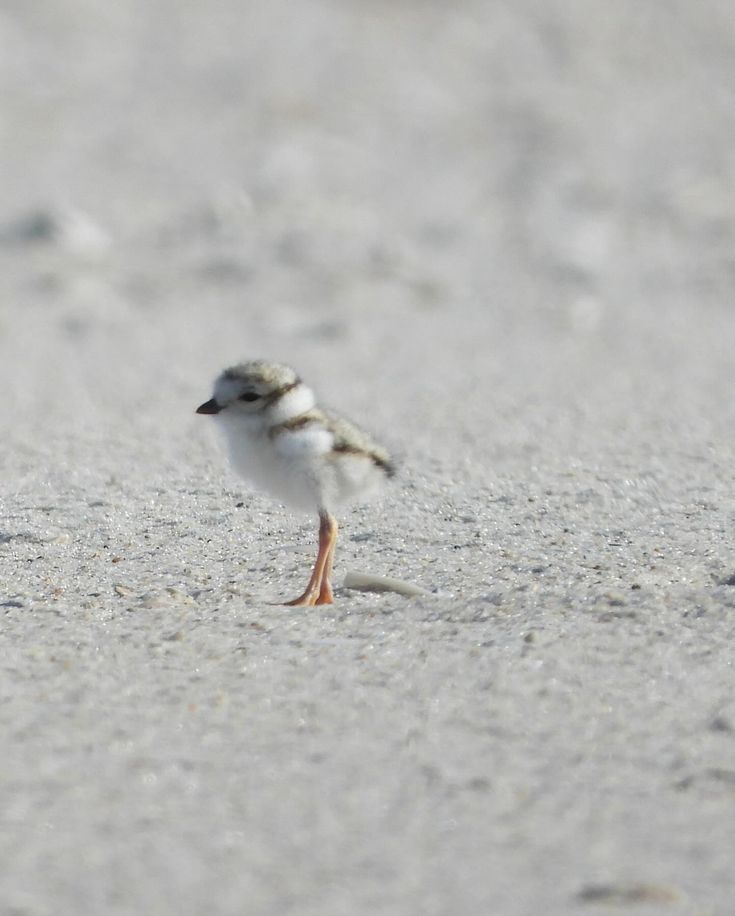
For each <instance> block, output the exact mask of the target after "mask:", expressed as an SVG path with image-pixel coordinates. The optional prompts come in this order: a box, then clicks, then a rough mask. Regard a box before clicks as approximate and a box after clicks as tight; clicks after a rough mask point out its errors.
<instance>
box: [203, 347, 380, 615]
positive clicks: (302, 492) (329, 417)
mask: <svg viewBox="0 0 735 916" xmlns="http://www.w3.org/2000/svg"><path fill="white" fill-rule="evenodd" d="M196 413H198V414H205V415H210V416H212V417H214V419H215V420H216V422H217V423H218V425H219V427H220V429H221V431H222V433H223V434H224V438H225V441H226V445H227V447H228V451H229V456H230V460H231V462H232V465H233V466H234V468H235V470H236V471H237V472H238V473H239V474H240V475H241V476H242V477H244V478H246V479H247V480H249V481H250V482H251V483H253V484H255V486H256V487H257V488H259V489H262V490H264V491H266V492H268V493H270V494H271V495H272V496H274V497H276V498H277V499H278V500H280V501H281V502H283V503H285V504H286V505H288V506H290V507H292V508H295V509H298V510H306V511H316V512H317V514H318V516H319V534H318V544H319V549H318V552H317V558H316V562H315V564H314V568H313V570H312V573H311V576H310V577H309V581H308V583H307V585H306V588H305V589H304V591H303V593H302V594H300V595H299V596H298V597H297V598H294V599H293V600H291V601H286V602H284V603H285V604H286V605H287V606H294V607H309V606H314V605H321V604H332V603H333V602H334V594H333V590H332V584H331V577H332V566H333V562H334V551H335V546H336V543H337V531H338V524H337V520H336V518H335V516H334V514H333V513H334V512H335V511H336V510H337V508H339V507H341V506H343V505H345V504H348V503H350V502H353V501H355V500H359V499H362V498H365V497H367V496H369V495H370V494H371V493H373V492H374V491H376V490H378V489H379V488H380V486H381V484H382V483H383V482H384V481H385V479H386V478H389V477H393V476H394V474H395V465H394V462H393V460H392V458H391V456H390V455H389V453H388V451H387V450H386V449H385V448H383V447H382V446H380V445H378V444H377V443H376V442H374V441H373V439H372V438H371V437H370V435H368V433H366V432H365V431H364V430H362V429H360V428H359V427H358V426H356V425H354V424H353V423H351V422H350V421H349V420H347V419H345V418H344V417H342V416H340V415H339V414H338V413H335V412H333V411H331V410H326V409H323V408H321V407H319V406H318V405H317V401H316V397H315V395H314V392H313V391H312V389H311V388H309V387H308V386H307V385H306V384H305V383H304V382H303V381H302V380H301V378H300V377H299V375H298V374H297V372H296V371H295V370H294V369H292V368H291V367H290V366H287V365H284V364H283V363H279V362H271V361H270V360H265V359H255V360H249V361H246V362H241V363H238V364H237V365H234V366H231V367H230V368H228V369H225V370H224V371H223V372H222V373H221V374H220V375H219V376H218V378H217V379H216V380H215V383H214V391H213V394H212V397H211V398H210V399H209V400H208V401H205V402H204V403H203V404H201V405H200V406H199V407H198V408H197V409H196Z"/></svg>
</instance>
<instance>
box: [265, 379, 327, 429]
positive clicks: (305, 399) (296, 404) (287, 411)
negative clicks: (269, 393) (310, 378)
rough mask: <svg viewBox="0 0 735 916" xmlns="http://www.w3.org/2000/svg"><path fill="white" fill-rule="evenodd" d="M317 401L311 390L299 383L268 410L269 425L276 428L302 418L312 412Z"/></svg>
mask: <svg viewBox="0 0 735 916" xmlns="http://www.w3.org/2000/svg"><path fill="white" fill-rule="evenodd" d="M315 403H316V400H315V398H314V392H313V391H312V390H311V388H308V387H307V386H306V385H304V383H303V382H299V384H298V385H295V386H294V387H293V388H289V390H288V391H285V392H284V393H283V394H282V395H281V396H280V398H278V400H276V401H274V402H273V403H272V404H271V405H270V407H269V409H268V423H269V425H272V426H275V425H277V424H279V423H286V422H287V421H288V420H293V419H294V418H295V417H299V416H301V414H302V413H306V412H307V411H308V410H311V409H312V407H313V406H314V404H315Z"/></svg>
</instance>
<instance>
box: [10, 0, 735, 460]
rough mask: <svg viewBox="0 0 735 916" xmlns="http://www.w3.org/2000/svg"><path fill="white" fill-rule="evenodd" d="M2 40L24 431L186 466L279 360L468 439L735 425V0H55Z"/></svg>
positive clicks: (511, 450)
mask: <svg viewBox="0 0 735 916" xmlns="http://www.w3.org/2000/svg"><path fill="white" fill-rule="evenodd" d="M0 49H1V53H0V92H1V93H2V96H1V97H2V124H1V130H2V133H1V134H0V142H1V147H0V149H1V156H2V159H1V164H2V175H3V179H2V209H1V210H0V284H1V287H0V289H1V293H2V298H1V301H0V351H1V353H2V359H1V360H0V365H1V367H2V368H1V369H0V371H1V372H2V384H3V390H4V397H3V399H2V401H3V403H2V415H3V420H4V422H5V423H6V428H9V427H10V428H11V429H12V431H11V432H10V434H11V435H12V436H13V437H15V439H16V440H18V441H22V440H23V439H24V438H25V439H26V440H27V439H28V437H29V436H30V437H33V436H34V435H35V431H36V430H37V429H38V426H39V423H42V424H46V425H48V426H49V429H50V428H52V427H53V429H54V430H55V433H54V435H60V436H62V435H63V434H64V433H63V430H65V429H66V430H67V431H69V430H71V431H73V433H74V436H75V437H84V436H87V437H94V436H95V435H101V436H104V437H106V438H107V439H108V440H109V438H110V437H111V436H112V437H114V436H115V435H116V434H119V436H120V438H121V440H122V444H121V447H124V441H125V439H126V437H129V436H130V435H134V436H135V437H136V438H139V435H140V432H141V431H145V430H146V429H147V428H149V431H150V432H151V434H152V435H153V433H154V431H155V430H158V431H159V432H160V431H161V430H162V429H165V431H166V434H165V435H155V436H153V438H154V439H155V440H156V442H157V443H158V445H156V446H155V448H160V449H161V452H160V454H158V453H157V460H165V459H166V454H167V452H166V450H167V449H168V453H169V454H170V456H173V455H175V454H176V453H180V450H181V448H182V447H184V445H183V443H184V442H185V441H187V439H186V437H187V436H190V435H191V431H192V430H193V429H195V428H198V427H195V425H193V421H192V425H191V426H187V425H186V424H187V423H189V422H190V420H189V418H188V415H187V419H186V422H185V423H183V421H182V416H183V413H182V412H188V411H189V410H190V409H191V408H192V406H195V405H196V404H197V403H198V402H199V401H201V399H202V398H203V397H205V396H208V394H209V386H210V384H211V380H212V378H213V377H214V375H215V374H216V373H217V372H218V371H219V369H220V368H221V367H222V366H223V365H225V364H227V363H230V362H232V361H234V360H237V359H240V358H243V357H253V356H258V355H265V356H270V357H272V358H278V359H283V360H286V361H292V362H294V363H295V364H296V365H297V366H298V368H299V369H300V370H301V371H302V373H303V374H305V375H307V376H308V377H309V378H310V379H311V380H312V381H314V382H315V384H316V387H317V388H318V389H319V390H322V391H324V392H327V393H331V392H334V394H336V395H337V397H336V398H335V397H334V395H332V400H333V401H335V402H336V405H338V406H342V407H344V408H346V409H350V410H353V411H356V412H364V411H365V410H371V411H373V415H374V417H375V423H376V425H377V426H378V427H379V429H378V431H379V432H383V431H385V430H390V428H391V427H398V426H400V427H402V428H403V429H404V430H406V431H407V434H408V439H409V442H408V444H406V443H403V445H404V447H405V449H406V450H407V451H408V452H409V453H410V452H411V451H414V450H417V451H421V452H423V453H426V452H427V451H428V452H430V453H435V454H436V455H437V458H438V459H439V460H443V458H447V460H454V459H455V458H456V455H454V457H453V455H452V454H450V451H451V449H450V446H452V443H456V442H457V441H470V440H471V441H474V442H475V443H476V444H477V445H478V446H482V447H483V448H484V449H485V450H486V451H485V453H486V455H487V456H488V457H490V458H492V459H493V460H494V461H496V462H500V463H502V462H503V460H504V459H505V458H506V457H507V458H510V459H511V460H513V461H514V462H515V461H517V460H519V459H522V458H523V456H528V455H530V456H531V460H533V461H536V462H537V461H538V460H539V454H538V449H539V439H540V438H543V437H545V436H549V435H554V436H556V437H557V438H556V441H557V442H558V443H560V445H561V446H562V451H564V452H566V451H568V448H569V447H573V448H574V449H575V450H578V451H580V452H584V451H585V449H587V451H588V453H589V454H592V453H597V454H599V452H600V450H601V449H603V450H604V448H605V439H606V436H608V435H609V436H610V437H611V440H610V442H611V445H613V444H614V439H615V437H616V436H617V435H619V432H620V430H621V429H629V428H630V425H631V424H633V426H634V427H635V425H636V422H639V423H640V426H641V428H640V430H638V434H639V435H640V436H643V437H645V436H646V435H649V434H651V435H661V434H662V429H656V430H654V431H653V433H652V432H651V427H652V424H653V426H654V427H655V426H659V425H660V426H661V427H663V432H664V433H665V432H666V429H670V428H671V425H672V424H674V425H676V424H677V423H678V422H679V420H677V415H678V416H679V417H680V418H681V422H682V423H684V424H685V425H686V428H687V430H689V431H690V432H691V431H692V426H691V424H695V429H694V432H695V433H697V435H701V436H702V437H704V438H707V437H710V438H711V437H712V436H716V435H718V431H719V430H720V425H721V423H722V422H723V421H724V422H725V423H727V424H728V427H727V428H728V429H729V428H730V425H731V422H732V408H731V406H730V400H731V399H730V397H729V392H728V393H727V394H725V393H724V392H723V391H722V386H721V383H720V381H719V380H720V379H721V378H722V372H723V371H729V368H730V362H731V358H732V344H733V336H732V332H733V318H732V308H731V301H730V300H731V297H732V293H733V289H734V288H735V255H734V254H733V250H734V249H733V239H734V235H735V222H734V220H733V217H734V215H735V199H734V197H735V152H734V150H735V19H734V18H733V16H732V9H731V6H730V4H729V3H728V2H726V0H704V2H702V3H698V4H696V5H693V4H691V3H687V2H685V0H672V2H669V3H666V4H648V5H644V6H643V7H642V6H641V5H640V4H637V3H633V2H629V0H624V2H620V3H616V4H614V5H611V4H609V3H606V2H603V0H590V2H588V3H585V4H583V5H580V4H578V3H575V2H572V0H554V2H552V3H549V2H546V0H520V2H515V0H514V2H513V3H509V2H492V0H484V2H480V0H463V2H458V3H455V4H452V5H451V6H447V5H446V4H441V3H434V2H428V0H427V2H402V3H397V4H396V3H383V2H374V0H370V2H359V0H354V2H349V3H342V2H332V0H311V2H308V3H302V4H297V5H294V4H291V3H287V2H281V0H273V2H270V3H268V4H262V3H251V2H244V3H243V2H234V0H211V2H209V3H207V4H206V5H196V4H182V3H179V2H175V0H154V2H150V0H146V2H142V0H121V2H119V3H115V4H107V3H101V2H94V0H67V2H65V3H64V4H61V5H60V4H58V3H55V2H51V0H47V2H44V0H34V2H32V3H9V4H5V5H4V7H3V9H2V11H0ZM674 401H675V402H676V409H675V410H674V411H672V410H670V408H671V407H672V405H673V402H674ZM376 402H377V404H376ZM644 414H645V419H643V420H639V421H637V420H636V416H637V415H638V416H641V415H644ZM664 415H666V416H664ZM57 421H58V425H57ZM182 423H183V425H182ZM437 426H441V427H442V429H444V430H445V433H446V435H445V436H443V437H437V436H436V434H435V431H434V428H435V427H437ZM479 430H485V431H486V432H487V437H486V439H484V438H483V436H482V435H481V434H480V432H479ZM478 435H480V439H479V440H478V439H477V436H478ZM177 436H178V437H180V438H177ZM585 436H588V438H589V442H588V447H587V446H585ZM396 438H398V439H399V440H400V439H401V438H402V437H401V436H400V435H399V436H397V437H396ZM499 440H502V443H501V442H499ZM34 441H35V440H34ZM167 443H169V444H167ZM149 444H150V443H149ZM34 447H38V443H37V442H36V443H35V445H34ZM150 447H151V448H154V446H153V445H152V444H150ZM448 450H449V451H448ZM460 458H461V456H460Z"/></svg>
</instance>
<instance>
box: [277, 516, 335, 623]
mask: <svg viewBox="0 0 735 916" xmlns="http://www.w3.org/2000/svg"><path fill="white" fill-rule="evenodd" d="M336 543H337V522H336V520H335V519H334V517H333V516H331V515H330V514H329V512H320V513H319V553H317V556H316V563H315V564H314V569H313V571H312V573H311V577H310V579H309V584H308V585H307V586H306V590H305V591H304V593H303V595H299V597H298V598H294V599H293V601H287V602H286V604H287V605H289V606H291V607H310V606H312V605H314V604H332V602H333V600H334V599H333V597H332V586H331V584H330V582H329V577H330V576H331V574H332V561H333V559H334V546H335V544H336Z"/></svg>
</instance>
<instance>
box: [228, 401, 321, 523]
mask: <svg viewBox="0 0 735 916" xmlns="http://www.w3.org/2000/svg"><path fill="white" fill-rule="evenodd" d="M217 419H218V420H219V421H220V422H219V424H218V425H219V427H220V429H221V430H222V432H223V433H224V436H225V440H226V442H227V447H228V451H229V453H230V459H231V461H232V463H233V465H234V467H235V470H236V471H237V472H238V473H239V474H241V475H242V476H243V477H244V478H245V479H246V480H249V481H251V482H252V483H253V484H254V485H255V486H256V487H258V488H259V489H262V490H264V491H265V492H267V493H270V494H271V495H272V496H275V497H276V499H279V500H281V501H283V502H285V503H287V504H288V505H290V506H293V507H294V508H297V509H302V510H305V511H314V510H316V509H318V508H320V507H322V506H325V507H326V500H327V492H326V490H327V489H330V488H329V487H325V484H327V483H328V481H327V480H326V479H325V469H324V456H325V455H326V454H327V453H328V452H329V450H330V449H331V447H332V436H331V433H329V432H328V431H327V430H325V429H321V428H313V429H304V430H294V431H289V432H284V433H281V434H280V435H278V436H276V437H275V438H271V437H270V436H269V435H268V432H267V428H266V427H265V425H264V424H263V422H262V420H261V419H260V418H258V417H242V416H240V417H231V416H227V415H224V416H223V415H222V414H219V415H218V417H217Z"/></svg>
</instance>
